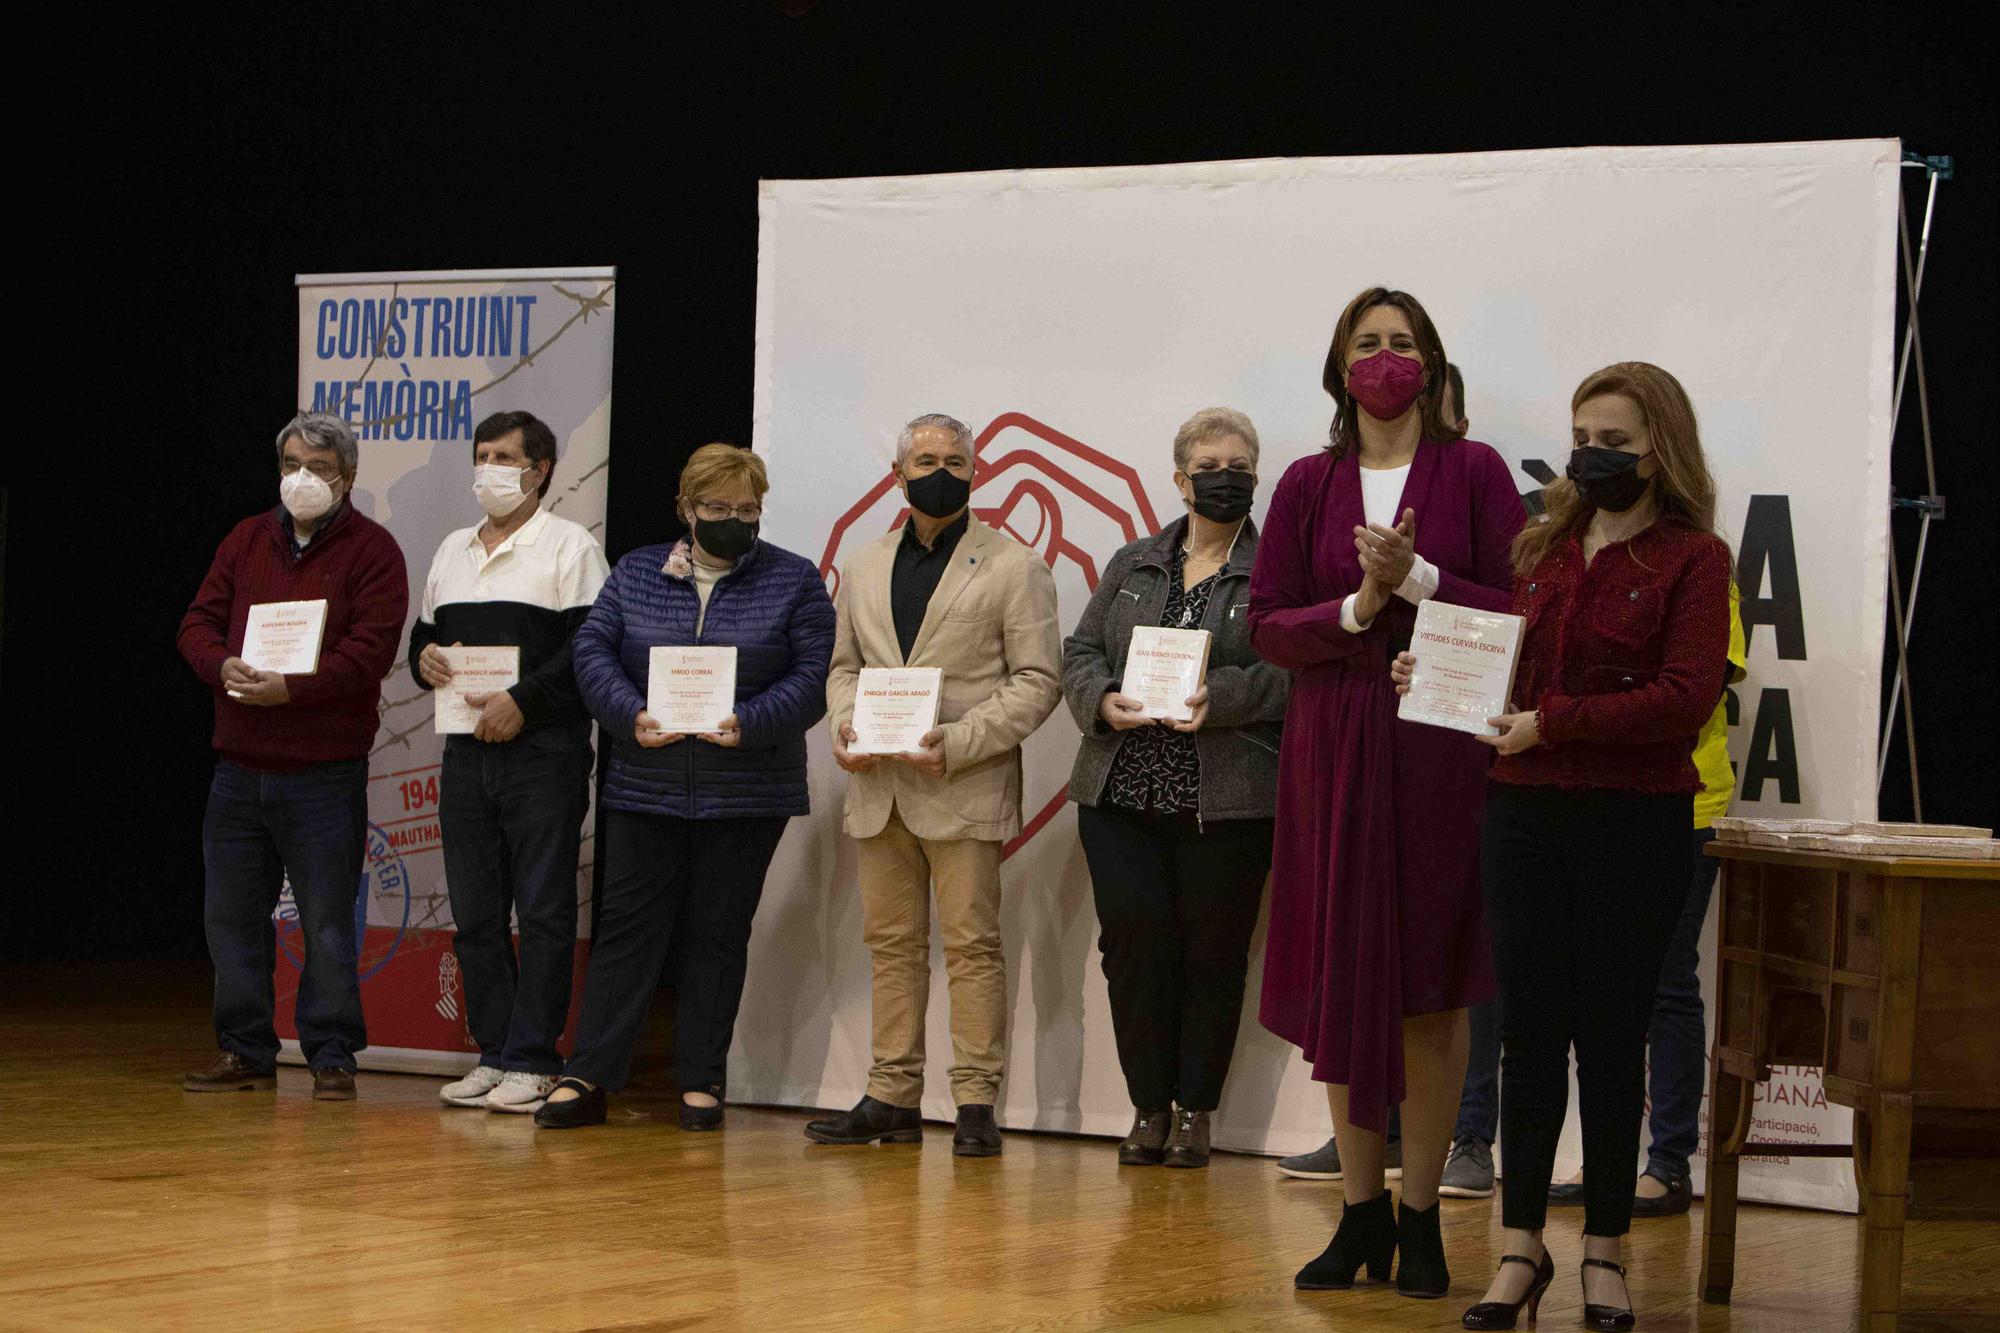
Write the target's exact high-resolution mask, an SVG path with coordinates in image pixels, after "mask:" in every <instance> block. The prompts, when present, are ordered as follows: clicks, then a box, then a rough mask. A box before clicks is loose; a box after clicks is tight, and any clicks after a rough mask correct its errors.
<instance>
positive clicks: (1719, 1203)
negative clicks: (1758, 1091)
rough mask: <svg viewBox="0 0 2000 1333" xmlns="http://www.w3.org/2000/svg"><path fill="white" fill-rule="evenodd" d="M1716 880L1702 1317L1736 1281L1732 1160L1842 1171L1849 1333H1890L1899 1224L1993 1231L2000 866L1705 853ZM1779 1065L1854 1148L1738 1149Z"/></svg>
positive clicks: (1999, 1159) (1999, 1053)
mask: <svg viewBox="0 0 2000 1333" xmlns="http://www.w3.org/2000/svg"><path fill="white" fill-rule="evenodd" d="M1708 854H1709V855H1710V856H1713V857H1715V858H1717V859H1718V860H1720V861H1721V862H1722V873H1721V877H1720V885H1721V899H1722V907H1721V927H1720V940H1721V944H1720V947H1719V949H1718V951H1717V964H1718V966H1717V984H1716V1006H1717V1014H1716V1037H1715V1054H1714V1061H1713V1065H1712V1069H1711V1089H1712V1091H1711V1094H1710V1101H1709V1144H1710V1155H1709V1167H1708V1188H1707V1194H1706V1203H1705V1207H1704V1210H1703V1227H1702V1230H1703V1236H1702V1270H1701V1287H1702V1299H1703V1300H1705V1301H1710V1302H1714V1303H1726V1302H1727V1301H1728V1300H1729V1289H1730V1286H1731V1284H1732V1282H1733V1281H1734V1278H1735V1270H1736V1186H1737V1173H1738V1170H1739V1160H1738V1159H1739V1158H1740V1157H1741V1156H1742V1155H1743V1154H1744V1153H1746V1152H1747V1153H1753V1154H1754V1153H1759V1152H1767V1151H1768V1152H1775V1153H1782V1154H1785V1155H1788V1156H1792V1157H1843V1156H1846V1155H1847V1153H1848V1152H1850V1151H1852V1152H1853V1154H1854V1161H1855V1168H1856V1173H1857V1175H1858V1177H1859V1180H1860V1184H1861V1197H1862V1204H1863V1207H1864V1210H1865V1213H1866V1218H1867V1243H1866V1246H1865V1247H1864V1252H1863V1259H1862V1269H1861V1327H1862V1328H1863V1329H1864V1330H1868V1331H1869V1333H1875V1331H1876V1330H1890V1329H1894V1328H1896V1327H1897V1326H1898V1323H1899V1314H1900V1309H1901V1291H1900V1288H1901V1280H1902V1267H1903V1223H1904V1221H1905V1219H1906V1218H1915V1219H1918V1220H1923V1219H1928V1218H1938V1219H1943V1218H1950V1219H1957V1220H1966V1219H1973V1218H1979V1219H1985V1220H2000V1206H1996V1200H2000V1155H1996V1152H1997V1151H2000V1150H1996V1145H2000V862H1994V861H1941V860H1917V859H1899V858H1894V857H1861V856H1851V855H1834V854H1826V853H1819V852H1799V851H1791V850H1788V849H1782V848H1769V847H1752V846H1748V845H1745V844H1743V843H1725V842H1721V841H1717V842H1714V843H1711V844H1710V845H1709V848H1708ZM1774 1064H1779V1065H1788V1064H1799V1065H1816V1066H1819V1067H1820V1068H1821V1069H1823V1071H1824V1076H1823V1082H1824V1086H1825V1088H1826V1096H1827V1100H1828V1101H1831V1102H1834V1103H1837V1104H1839V1105H1841V1106H1847V1107H1851V1108H1853V1110H1854V1113H1855V1114H1854V1142H1853V1143H1852V1144H1851V1145H1850V1144H1795V1143H1783V1144H1769V1143H1756V1142H1752V1141H1750V1139H1749V1134H1750V1122H1751V1101H1752V1095H1753V1090H1754V1089H1755V1087H1756V1085H1757V1084H1758V1083H1760V1082H1762V1081H1763V1080H1764V1079H1766V1078H1769V1077H1770V1073H1771V1066H1772V1065H1774Z"/></svg>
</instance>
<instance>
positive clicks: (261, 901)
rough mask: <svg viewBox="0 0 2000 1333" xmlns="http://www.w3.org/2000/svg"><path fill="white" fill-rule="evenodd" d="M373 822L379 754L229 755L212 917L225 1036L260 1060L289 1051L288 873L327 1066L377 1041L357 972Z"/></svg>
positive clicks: (347, 1060)
mask: <svg viewBox="0 0 2000 1333" xmlns="http://www.w3.org/2000/svg"><path fill="white" fill-rule="evenodd" d="M367 831H368V761H367V760H365V759H343V760H338V761H335V762H333V763H326V764H315V765H313V766H312V767H310V768H306V769H301V770H299V771H298V772H295V773H260V772H257V771H255V770H253V769H248V768H244V767H243V766H242V765H240V764H237V763H233V762H231V761H230V760H228V759H222V758H218V759H217V760H216V764H215V779H214V781H213V782H212V783H210V785H209V789H208V812H207V814H206V815H205V816H204V817H203V819H202V825H201V845H202V859H203V861H204V863H205V866H206V883H205V886H204V893H203V904H202V923H203V927H204V929H205V931H206V933H207V936H208V954H209V957H210V958H211V959H213V960H214V963H215V1040H216V1045H218V1046H219V1047H221V1048H222V1049H223V1050H224V1051H228V1052H231V1053H233V1054H235V1055H238V1056H240V1057H242V1058H243V1059H244V1060H246V1061H248V1062H249V1063H251V1064H253V1065H256V1066H257V1067H258V1068H260V1069H268V1068H270V1067H271V1066H272V1065H274V1064H275V1063H276V1062H277V1059H278V1034H277V1031H276V1029H275V1028H273V1027H272V1016H273V1014H274V1013H275V1011H276V1007H277V1001H276V997H275V994H274V992H273V989H272V983H271V973H272V971H273V969H274V968H275V967H276V966H277V961H278V958H277V954H278V948H277V931H276V928H275V926H274V925H273V923H272V920H271V914H272V912H273V911H275V910H276V908H277V906H278V895H279V892H280V890H281V889H282V887H283V885H284V881H285V880H286V878H287V877H289V878H290V880H291V884H292V899H293V901H294V903H295V904H296V906H297V908H298V914H299V938H300V943H301V947H302V952H303V955H304V968H303V970H302V972H301V975H300V977H299V993H298V998H297V1001H296V1003H295V1004H294V1007H293V1016H294V1018H295V1020H296V1021H297V1023H298V1030H299V1045H300V1047H301V1048H303V1050H304V1051H305V1057H306V1063H307V1064H309V1065H311V1066H312V1067H313V1068H315V1069H347V1070H352V1069H353V1068H354V1056H355V1052H357V1051H359V1050H361V1049H362V1048H363V1047H365V1046H366V1045H367V1044H368V1028H367V1024H366V1023H365V1021H364V1020H363V1018H362V1015H361V978H360V977H359V975H358V974H357V973H356V971H355V953H356V950H357V949H358V948H359V941H357V940H356V938H355V909H356V907H357V905H358V904H359V902H360V900H361V875H362V855H363V847H364V843H365V840H366V838H367Z"/></svg>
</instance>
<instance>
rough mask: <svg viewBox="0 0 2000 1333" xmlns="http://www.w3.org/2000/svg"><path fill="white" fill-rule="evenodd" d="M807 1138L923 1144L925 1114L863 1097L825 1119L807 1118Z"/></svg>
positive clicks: (849, 1142)
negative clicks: (841, 1111)
mask: <svg viewBox="0 0 2000 1333" xmlns="http://www.w3.org/2000/svg"><path fill="white" fill-rule="evenodd" d="M806 1137H807V1138H809V1139H811V1140H812V1141H813V1142H814V1143H841V1144H854V1143H873V1142H875V1141H876V1140H878V1139H879V1140H881V1141H882V1142H883V1143H922V1142H923V1141H924V1116H923V1112H922V1110H921V1109H919V1108H918V1107H915V1106H891V1105H889V1103H887V1102H878V1101H876V1100H875V1099H874V1098H873V1097H863V1098H862V1099H861V1100H860V1101H858V1102H856V1103H855V1104H854V1109H853V1110H852V1111H848V1112H846V1113H845V1114H842V1115H835V1116H828V1117H827V1118H825V1119H824V1120H813V1121H808V1122H807V1124H806Z"/></svg>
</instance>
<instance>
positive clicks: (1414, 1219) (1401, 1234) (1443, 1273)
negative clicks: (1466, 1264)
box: [1385, 1196, 1451, 1301]
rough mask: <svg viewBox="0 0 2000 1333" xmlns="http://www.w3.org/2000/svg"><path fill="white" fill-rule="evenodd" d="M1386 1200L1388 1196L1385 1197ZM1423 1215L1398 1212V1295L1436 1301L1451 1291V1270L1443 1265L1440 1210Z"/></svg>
mask: <svg viewBox="0 0 2000 1333" xmlns="http://www.w3.org/2000/svg"><path fill="white" fill-rule="evenodd" d="M1385 1197H1386V1196H1385ZM1439 1207H1440V1205H1438V1204H1435V1203H1434V1204H1432V1205H1431V1206H1430V1207H1429V1208H1426V1209H1425V1210H1424V1211H1423V1212H1421V1213H1420V1212H1417V1211H1416V1210H1415V1209H1413V1208H1408V1207H1400V1206H1399V1207H1398V1208H1397V1210H1396V1250H1397V1252H1398V1254H1399V1256H1400V1257H1399V1258H1398V1259H1397V1260H1396V1294H1397V1295H1398V1296H1410V1297H1414V1298H1415V1299H1417V1300H1420V1301H1434V1300H1437V1299H1438V1298H1439V1297H1441V1296H1445V1295H1448V1294H1449V1293H1450V1292H1451V1270H1450V1269H1448V1268H1446V1267H1445V1262H1444V1234H1443V1232H1441V1231H1440V1230H1439V1228H1438V1221H1439V1215H1438V1208H1439Z"/></svg>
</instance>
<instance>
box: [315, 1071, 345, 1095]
mask: <svg viewBox="0 0 2000 1333" xmlns="http://www.w3.org/2000/svg"><path fill="white" fill-rule="evenodd" d="M313 1100H314V1101H316V1102H351V1101H353V1100H354V1073H353V1071H352V1070H347V1069H315V1070H313Z"/></svg>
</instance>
